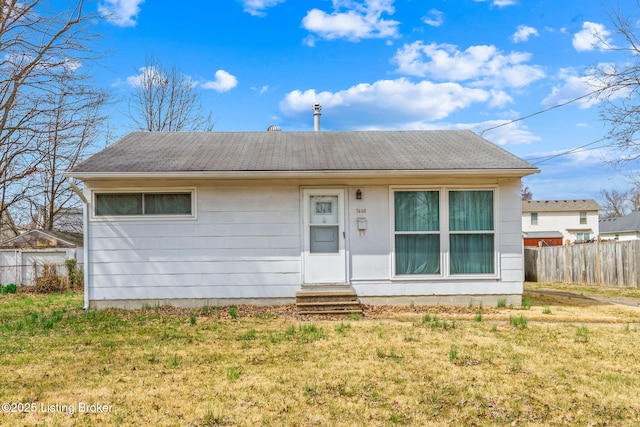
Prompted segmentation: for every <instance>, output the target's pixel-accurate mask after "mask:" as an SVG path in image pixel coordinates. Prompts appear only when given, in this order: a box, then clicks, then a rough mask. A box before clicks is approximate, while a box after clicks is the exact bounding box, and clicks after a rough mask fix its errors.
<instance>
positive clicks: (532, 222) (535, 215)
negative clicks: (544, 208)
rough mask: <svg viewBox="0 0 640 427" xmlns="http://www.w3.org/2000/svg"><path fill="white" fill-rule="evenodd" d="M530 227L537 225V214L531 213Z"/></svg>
mask: <svg viewBox="0 0 640 427" xmlns="http://www.w3.org/2000/svg"><path fill="white" fill-rule="evenodd" d="M531 225H538V212H531Z"/></svg>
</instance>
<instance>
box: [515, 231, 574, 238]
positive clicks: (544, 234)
mask: <svg viewBox="0 0 640 427" xmlns="http://www.w3.org/2000/svg"><path fill="white" fill-rule="evenodd" d="M522 234H524V237H526V238H527V239H543V238H544V239H552V238H555V239H557V238H563V237H564V235H563V234H562V233H561V232H559V231H525V232H523V233H522Z"/></svg>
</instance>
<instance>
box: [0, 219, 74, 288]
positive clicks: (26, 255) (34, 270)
mask: <svg viewBox="0 0 640 427" xmlns="http://www.w3.org/2000/svg"><path fill="white" fill-rule="evenodd" d="M82 248H83V243H82V234H78V233H64V232H59V231H50V230H30V231H27V232H26V233H23V234H21V235H19V236H16V237H14V238H11V239H8V240H5V241H3V242H0V282H1V283H3V284H7V283H16V284H21V285H33V284H35V278H36V275H37V274H38V272H39V271H40V269H41V268H42V266H43V265H44V264H53V265H55V266H56V268H57V269H58V273H59V274H60V275H66V270H65V265H64V263H65V261H66V260H67V259H75V260H76V261H77V262H78V264H82V262H83V249H82Z"/></svg>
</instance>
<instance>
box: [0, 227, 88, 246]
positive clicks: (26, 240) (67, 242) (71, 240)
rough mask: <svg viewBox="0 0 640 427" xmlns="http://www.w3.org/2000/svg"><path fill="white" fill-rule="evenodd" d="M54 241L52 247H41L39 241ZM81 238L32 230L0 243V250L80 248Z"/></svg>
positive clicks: (73, 235)
mask: <svg viewBox="0 0 640 427" xmlns="http://www.w3.org/2000/svg"><path fill="white" fill-rule="evenodd" d="M41 239H44V240H47V241H48V240H50V239H53V240H55V244H54V243H53V242H52V243H51V244H52V245H53V246H42V245H41V243H39V240H41ZM82 245H83V236H82V234H81V233H68V232H64V231H57V230H41V229H34V230H29V231H27V232H25V233H23V234H20V235H18V236H16V237H12V238H11V239H7V240H4V241H2V242H0V248H3V249H6V248H33V249H46V248H48V247H67V246H76V247H78V246H82Z"/></svg>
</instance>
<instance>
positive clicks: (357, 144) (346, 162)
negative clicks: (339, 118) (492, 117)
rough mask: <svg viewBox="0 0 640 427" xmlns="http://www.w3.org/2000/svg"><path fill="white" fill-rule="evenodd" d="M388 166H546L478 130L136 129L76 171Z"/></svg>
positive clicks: (518, 171) (522, 171) (524, 171)
mask: <svg viewBox="0 0 640 427" xmlns="http://www.w3.org/2000/svg"><path fill="white" fill-rule="evenodd" d="M383 170H390V171H425V170H428V171H495V172H499V171H503V173H508V172H511V173H512V174H515V175H520V176H525V175H529V174H532V173H536V172H539V170H538V168H536V167H535V166H533V165H531V164H530V163H527V162H526V161H524V160H522V159H520V158H519V157H517V156H515V155H513V154H511V153H509V152H507V151H506V150H504V149H502V148H500V147H498V146H496V145H494V144H492V143H491V142H489V141H487V140H485V139H483V138H481V137H479V136H478V135H476V134H475V133H473V132H471V131H460V130H456V131H450V130H428V131H353V132H351V131H349V132H327V131H322V132H134V133H131V134H129V135H127V136H125V137H124V138H123V139H121V140H120V141H118V142H117V143H115V144H113V145H111V146H109V147H107V148H106V149H104V150H103V151H101V152H99V153H97V154H95V155H93V156H92V157H90V158H89V159H87V160H86V161H84V162H83V163H81V164H80V165H78V166H76V167H75V168H73V169H72V170H71V171H70V173H69V175H70V176H76V177H86V176H99V175H101V174H106V175H108V176H114V175H118V174H130V173H151V174H153V173H156V174H161V173H184V172H190V173H194V172H205V173H206V172H209V173H213V172H270V171H278V172H297V171H323V172H324V171H383ZM514 171H515V172H514Z"/></svg>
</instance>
